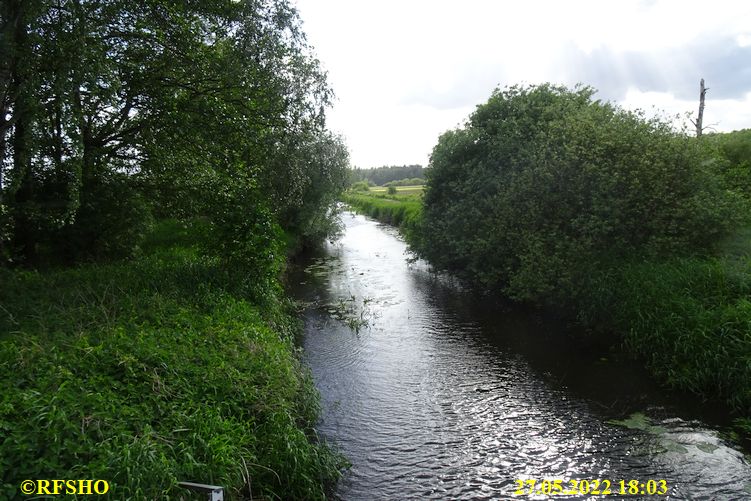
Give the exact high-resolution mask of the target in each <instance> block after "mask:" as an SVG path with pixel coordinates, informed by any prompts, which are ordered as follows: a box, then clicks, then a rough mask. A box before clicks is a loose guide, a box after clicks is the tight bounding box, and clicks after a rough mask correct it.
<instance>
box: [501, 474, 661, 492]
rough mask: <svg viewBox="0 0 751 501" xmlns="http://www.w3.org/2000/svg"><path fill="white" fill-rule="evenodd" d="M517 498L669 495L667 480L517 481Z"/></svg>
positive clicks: (530, 479) (529, 479)
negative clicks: (533, 496)
mask: <svg viewBox="0 0 751 501" xmlns="http://www.w3.org/2000/svg"><path fill="white" fill-rule="evenodd" d="M514 482H516V490H515V491H514V495H515V496H524V495H526V496H532V495H535V496H556V495H558V496H586V495H593V496H608V495H614V496H626V495H629V494H630V495H641V496H662V495H664V494H667V492H668V490H669V488H668V482H667V480H646V481H644V480H600V479H593V480H579V479H571V480H548V479H542V480H537V479H534V478H528V479H524V480H521V479H519V480H515V481H514Z"/></svg>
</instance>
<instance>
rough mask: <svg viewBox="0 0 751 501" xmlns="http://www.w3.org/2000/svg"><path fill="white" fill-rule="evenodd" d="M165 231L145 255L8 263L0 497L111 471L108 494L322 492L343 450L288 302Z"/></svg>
mask: <svg viewBox="0 0 751 501" xmlns="http://www.w3.org/2000/svg"><path fill="white" fill-rule="evenodd" d="M198 235H200V232H199V231H196V229H195V228H193V227H185V226H183V225H181V224H178V223H175V222H167V223H164V224H162V225H160V226H159V227H158V228H157V231H156V232H155V233H154V234H153V235H152V238H151V239H150V241H149V242H147V244H146V245H145V246H144V248H145V253H144V256H142V257H141V258H139V259H137V260H133V261H127V262H116V263H111V264H89V265H82V266H79V267H76V268H73V269H63V270H57V271H48V272H35V271H20V270H15V271H9V270H5V269H0V284H2V286H1V287H0V340H1V341H2V342H0V430H2V437H3V439H2V441H0V479H1V480H0V498H4V499H10V498H14V497H17V496H19V495H20V491H19V490H18V489H19V484H20V483H21V481H23V480H25V479H49V478H62V479H78V478H90V479H103V480H107V481H109V482H110V485H111V488H110V491H109V497H110V498H111V499H169V498H171V499H177V498H179V496H180V495H184V494H186V492H185V491H183V490H182V489H180V488H178V487H177V486H176V483H177V482H178V481H194V482H202V483H210V484H218V485H222V486H224V487H225V492H226V494H227V498H228V499H240V498H246V497H247V498H249V497H251V496H253V497H259V496H266V497H267V498H270V499H321V498H323V497H324V492H325V489H326V488H327V486H330V485H331V484H332V483H333V482H334V481H335V480H336V479H337V478H338V474H339V473H338V472H339V469H340V468H341V466H342V465H343V463H342V458H341V456H339V455H338V454H336V453H334V452H332V450H331V449H329V448H328V447H327V446H326V445H325V444H322V443H319V442H318V441H317V440H316V439H315V432H314V430H313V424H314V422H315V420H316V418H317V413H318V401H317V394H316V391H315V388H314V386H313V383H312V380H311V377H310V375H309V373H308V371H307V369H306V368H305V367H304V366H303V365H302V364H301V363H300V361H299V357H298V354H297V350H298V349H297V348H296V347H295V346H294V343H293V335H294V333H295V331H296V329H297V328H298V324H297V320H296V319H295V318H294V317H293V316H291V315H290V314H289V312H288V308H287V307H286V305H285V301H284V299H282V298H281V296H279V295H278V294H275V293H273V292H267V293H266V295H265V296H264V297H256V299H255V300H253V301H251V300H249V299H248V294H247V291H246V289H247V284H246V283H245V281H244V280H243V278H242V277H238V276H236V275H237V274H233V273H232V271H231V270H226V269H224V267H223V266H222V265H221V263H220V262H219V261H218V260H217V259H215V258H212V257H206V256H204V255H202V253H201V252H199V250H198V248H199V247H198V245H197V243H198V242H197V240H196V238H198Z"/></svg>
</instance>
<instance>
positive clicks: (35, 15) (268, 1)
mask: <svg viewBox="0 0 751 501" xmlns="http://www.w3.org/2000/svg"><path fill="white" fill-rule="evenodd" d="M0 23H2V26H1V29H2V39H1V42H0V43H2V46H1V47H0V50H1V51H2V53H3V55H4V57H3V58H2V61H1V62H0V99H1V101H0V107H2V110H3V113H1V114H0V158H1V159H2V163H1V164H0V186H1V191H0V195H1V196H2V199H0V242H1V244H0V245H2V249H1V250H0V256H2V259H4V260H5V261H6V262H12V263H26V264H32V265H33V264H36V263H39V262H44V261H47V260H51V259H52V260H59V259H61V258H63V259H65V260H66V261H73V260H79V259H86V258H92V257H105V256H112V255H128V254H129V253H132V252H133V251H134V249H137V243H138V241H139V238H140V235H141V234H142V232H143V230H144V228H145V226H146V225H147V224H148V221H149V219H150V217H151V216H152V215H157V216H163V215H170V216H188V215H192V216H195V215H201V216H205V217H208V218H210V219H211V220H212V223H213V226H212V228H214V229H215V231H217V232H219V233H220V234H222V235H225V236H227V235H234V238H231V239H229V240H225V241H224V244H223V247H225V250H226V251H227V253H228V255H229V254H231V255H235V254H236V253H237V252H238V250H239V249H241V248H245V249H246V251H247V252H250V248H251V247H253V246H243V245H241V244H238V243H237V241H238V239H240V240H242V239H243V238H245V236H247V235H249V233H248V232H251V233H254V234H255V235H256V236H258V235H260V234H261V233H263V232H267V235H271V234H274V233H275V232H278V231H279V230H278V229H276V230H275V229H274V228H275V227H280V228H281V229H284V230H287V231H290V232H292V233H295V234H300V235H302V236H305V237H314V236H320V235H322V234H325V233H326V232H328V231H330V230H331V221H330V219H329V218H327V215H328V214H329V212H330V207H331V205H332V202H333V200H334V199H335V197H336V193H337V192H338V191H339V190H340V189H341V188H342V187H343V186H344V185H345V183H346V167H347V164H348V157H347V151H346V148H345V147H344V145H343V143H342V141H341V140H340V139H339V138H338V137H336V136H334V135H332V134H331V133H329V132H328V131H327V130H326V128H325V109H326V108H327V106H328V105H329V103H330V100H331V97H332V92H331V89H330V88H329V86H328V84H327V82H326V77H325V74H324V72H323V71H322V70H321V68H320V66H319V63H318V61H317V60H316V59H315V57H314V56H313V54H312V51H311V49H310V47H309V46H308V44H307V43H306V41H305V36H304V34H303V32H302V31H301V28H300V20H299V18H298V16H297V13H296V11H295V9H294V8H293V7H292V6H291V5H290V4H289V3H288V2H287V1H285V0H242V1H221V2H210V1H200V0H199V1H196V2H188V3H185V2H173V1H169V0H151V1H146V2H129V1H123V0H67V1H66V0H8V1H6V2H3V4H2V11H1V12H0ZM228 225H229V226H228ZM233 225H234V226H233ZM261 240H263V238H261ZM233 242H234V244H233ZM235 244H237V245H235ZM230 247H232V249H230ZM253 248H254V249H255V247H253ZM253 252H254V253H255V252H257V250H253ZM258 255H267V256H268V255H269V253H268V252H265V251H260V254H258Z"/></svg>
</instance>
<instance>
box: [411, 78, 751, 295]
mask: <svg viewBox="0 0 751 501" xmlns="http://www.w3.org/2000/svg"><path fill="white" fill-rule="evenodd" d="M592 95H593V90H592V89H589V88H577V89H575V90H569V89H566V88H560V87H554V86H550V85H542V86H537V87H528V88H522V87H512V88H508V89H505V90H499V91H496V92H495V93H494V94H493V96H492V97H491V98H490V100H489V101H488V102H487V103H486V104H484V105H482V106H479V107H478V108H477V110H476V111H475V112H474V114H473V115H472V116H471V117H470V119H469V121H468V122H467V124H466V126H465V127H463V128H461V129H457V130H453V131H449V132H447V133H445V134H444V135H443V136H441V138H440V139H439V142H438V144H437V145H436V147H435V149H434V150H433V153H432V156H431V169H430V170H429V172H430V174H429V176H428V185H427V189H426V193H425V207H424V218H423V227H424V233H423V241H422V242H421V245H420V250H421V252H422V253H423V254H424V255H425V256H426V257H427V258H428V259H429V260H430V261H431V263H433V264H434V265H435V266H436V267H438V268H440V269H449V270H453V271H455V272H457V273H459V274H461V275H463V276H465V277H467V278H469V279H471V280H472V281H474V282H476V283H479V284H481V285H482V286H484V287H487V288H490V289H495V290H500V291H503V292H504V293H505V294H507V295H509V296H511V297H514V298H517V299H525V300H534V301H539V302H545V303H549V304H576V297H577V295H578V294H579V293H580V291H582V290H586V288H587V287H588V284H589V281H590V279H591V278H592V277H593V276H595V275H596V274H597V273H599V272H601V271H603V270H608V269H610V268H612V267H613V266H616V265H617V264H618V263H620V262H621V261H623V260H633V259H638V258H639V257H642V258H655V259H656V258H661V257H666V256H673V255H689V254H695V253H703V252H707V251H708V250H709V249H710V248H711V246H712V245H713V243H715V242H717V240H718V239H719V238H720V237H722V236H724V235H726V234H727V233H728V232H729V231H730V230H731V229H732V228H734V227H735V225H736V223H737V222H738V220H739V219H740V218H741V214H742V211H741V210H740V199H741V197H740V196H738V195H737V194H735V193H734V192H732V191H729V190H727V189H725V187H724V186H723V183H722V179H721V177H720V176H718V175H715V174H713V171H712V170H711V169H710V166H708V163H707V162H706V161H705V159H706V155H705V148H704V146H703V145H702V144H700V143H699V142H697V141H695V140H694V139H693V138H689V137H686V136H684V135H681V134H677V133H675V132H674V131H673V130H672V129H671V128H670V127H669V126H668V125H667V124H665V123H662V122H660V121H659V120H647V119H644V118H643V117H642V116H640V115H639V114H638V113H631V112H626V111H624V110H621V109H618V108H617V107H615V106H613V105H611V104H608V103H601V102H599V101H595V100H593V99H592Z"/></svg>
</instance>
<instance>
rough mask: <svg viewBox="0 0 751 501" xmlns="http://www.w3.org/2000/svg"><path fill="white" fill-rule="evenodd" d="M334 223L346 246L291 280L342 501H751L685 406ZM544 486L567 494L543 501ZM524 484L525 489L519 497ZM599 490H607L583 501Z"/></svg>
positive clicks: (394, 249)
mask: <svg viewBox="0 0 751 501" xmlns="http://www.w3.org/2000/svg"><path fill="white" fill-rule="evenodd" d="M343 220H344V224H345V231H344V234H343V236H342V238H341V239H339V240H338V241H336V242H334V243H331V244H329V245H328V247H327V248H326V250H325V252H324V253H323V254H322V255H319V256H317V257H313V258H310V260H309V261H308V262H306V263H305V266H304V268H305V271H304V272H303V271H301V272H299V273H297V274H294V275H292V279H293V281H294V282H295V283H296V287H295V290H294V293H295V294H296V295H297V296H298V298H299V299H301V300H304V301H307V302H308V307H307V309H306V311H305V314H304V320H305V334H304V338H303V346H304V352H305V359H306V362H307V363H308V365H309V366H310V367H311V370H312V372H313V376H314V379H315V382H316V385H317V387H318V389H319V391H320V393H321V400H322V406H323V412H322V418H321V421H320V423H319V425H318V431H319V434H320V435H321V436H323V437H324V438H325V439H326V440H327V441H329V442H330V443H332V444H334V445H335V446H336V447H338V448H339V450H340V451H341V452H342V453H344V454H345V455H346V456H347V458H348V459H349V461H350V462H351V463H352V466H351V468H350V469H349V470H348V471H347V472H346V473H345V476H344V478H343V479H342V480H341V481H340V482H339V484H338V486H337V490H336V493H335V496H336V498H338V499H344V500H360V499H368V500H386V499H399V500H401V499H652V500H656V499H718V500H725V499H733V500H735V499H739V500H740V499H751V463H749V459H748V458H747V457H746V456H744V454H743V453H742V452H741V451H740V450H739V449H737V448H734V447H733V445H732V444H731V443H730V442H728V441H727V440H725V439H724V438H723V435H722V434H721V433H720V432H718V431H717V429H718V428H719V426H718V425H716V424H715V425H711V424H707V423H713V422H714V423H717V421H716V420H713V418H712V417H711V416H708V415H707V414H706V413H705V414H701V413H699V411H697V409H698V408H699V406H698V405H695V404H694V403H692V402H690V397H680V396H678V397H676V396H675V395H667V394H665V393H664V392H661V391H660V390H659V389H658V388H655V387H654V385H653V384H651V383H650V382H649V380H648V379H646V378H645V376H644V374H643V373H642V372H641V371H640V370H639V369H638V368H635V367H631V366H629V365H628V364H625V363H623V362H617V361H613V360H609V359H608V357H607V356H604V357H603V356H602V355H598V354H593V353H580V352H579V349H578V348H577V347H576V345H575V344H573V343H569V342H568V341H567V336H566V333H565V330H563V328H562V327H561V326H558V325H556V324H555V323H554V322H552V321H549V320H544V319H542V318H540V315H537V314H534V313H533V312H519V311H514V310H512V309H508V308H505V307H503V306H502V305H494V304H492V303H489V302H487V301H484V300H482V299H478V298H477V297H476V296H475V295H473V294H471V293H470V292H467V291H463V290H462V289H461V287H458V286H457V285H455V284H452V283H451V281H450V280H449V279H446V278H440V277H436V276H435V275H434V274H432V273H430V271H429V269H428V266H427V265H426V264H425V263H423V262H420V261H417V262H410V260H408V257H409V256H408V255H407V254H406V245H405V243H404V242H403V241H402V239H401V238H400V237H399V235H398V234H397V233H396V231H395V230H394V229H392V228H389V227H386V226H384V225H381V224H379V223H377V222H374V221H372V220H369V219H366V218H365V217H363V216H359V215H354V214H352V213H345V214H344V216H343ZM544 479H548V480H551V481H552V480H556V479H559V480H562V481H563V482H562V483H561V484H562V486H563V491H564V493H560V492H558V491H557V492H556V494H555V495H547V494H544V493H543V491H541V487H542V488H545V489H553V487H551V486H549V485H542V481H543V480H544ZM527 480H530V481H531V480H535V481H536V484H535V485H534V486H532V487H531V489H532V491H533V493H532V494H531V495H529V494H525V495H515V491H516V490H517V488H519V487H520V485H523V488H524V492H525V493H528V492H529V489H530V483H526V484H522V483H521V482H520V481H522V482H524V481H527ZM582 480H589V481H590V487H589V493H590V494H589V495H585V494H586V492H587V488H586V484H584V483H583V482H582V483H579V484H577V483H576V481H582ZM594 480H601V481H604V480H608V481H609V482H610V491H611V493H610V494H609V495H607V496H604V495H602V494H600V495H592V489H593V488H594V485H595V483H594ZM621 480H624V481H625V489H626V492H628V488H629V485H628V482H629V481H631V480H636V481H637V482H636V484H637V485H636V487H635V489H636V492H637V494H636V495H633V496H628V495H621V494H620V492H621V484H620V481H621ZM649 480H653V481H656V482H654V483H648V481H649ZM659 481H664V482H662V483H661V482H659ZM607 486H608V484H607V483H605V482H600V485H599V487H598V488H599V490H600V491H603V490H604V489H605V488H607ZM648 489H651V492H654V491H655V489H656V491H657V492H664V491H667V492H666V493H665V494H664V495H662V496H660V495H653V496H648V495H646V493H647V492H650V491H648ZM642 491H644V493H645V494H644V495H642V494H641V492H642ZM544 492H545V493H547V492H549V491H548V490H545V491H544ZM566 492H567V494H566ZM573 492H577V493H578V494H577V495H574V494H573ZM632 492H633V491H632Z"/></svg>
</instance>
